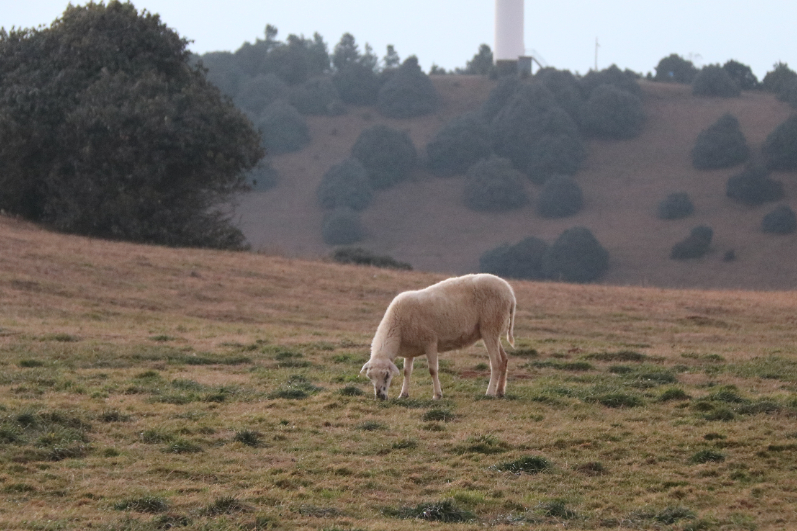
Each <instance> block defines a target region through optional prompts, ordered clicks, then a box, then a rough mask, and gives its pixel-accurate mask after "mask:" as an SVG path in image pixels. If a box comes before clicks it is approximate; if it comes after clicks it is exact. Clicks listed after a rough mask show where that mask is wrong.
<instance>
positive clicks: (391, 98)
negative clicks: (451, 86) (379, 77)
mask: <svg viewBox="0 0 797 531" xmlns="http://www.w3.org/2000/svg"><path fill="white" fill-rule="evenodd" d="M439 99H440V97H439V96H438V94H437V90H436V89H435V88H434V85H433V84H432V80H431V79H429V76H428V75H426V74H425V73H424V72H423V70H421V67H420V65H419V64H418V58H417V57H415V56H411V57H409V58H408V59H406V60H405V61H404V62H403V63H402V64H401V66H400V67H399V68H397V69H396V71H395V72H394V73H393V74H392V75H391V76H390V79H388V80H387V81H386V82H385V84H384V85H382V88H380V89H379V94H378V96H377V100H376V104H377V107H378V109H379V112H380V113H381V114H382V115H384V116H387V117H389V118H412V117H414V116H423V115H425V114H429V113H432V112H434V111H435V110H436V109H437V106H438V102H439Z"/></svg>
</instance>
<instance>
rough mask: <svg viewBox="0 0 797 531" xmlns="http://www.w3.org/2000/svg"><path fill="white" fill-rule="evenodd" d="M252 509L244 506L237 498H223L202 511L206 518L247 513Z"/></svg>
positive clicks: (214, 501) (217, 499)
mask: <svg viewBox="0 0 797 531" xmlns="http://www.w3.org/2000/svg"><path fill="white" fill-rule="evenodd" d="M250 511H252V508H251V507H249V506H248V505H246V504H244V503H243V502H242V501H240V500H239V499H238V498H237V497H235V496H221V497H219V498H216V499H215V500H213V503H211V504H210V505H208V506H207V507H205V508H204V509H203V510H202V514H204V515H206V516H220V515H222V514H235V513H246V512H250Z"/></svg>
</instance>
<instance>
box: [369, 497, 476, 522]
mask: <svg viewBox="0 0 797 531" xmlns="http://www.w3.org/2000/svg"><path fill="white" fill-rule="evenodd" d="M384 513H385V514H386V515H387V516H392V517H394V518H401V519H405V520H406V519H413V518H414V519H418V520H427V521H430V522H443V523H460V522H471V521H473V520H475V519H476V516H475V515H474V514H473V513H472V512H470V511H467V510H465V509H462V508H460V507H458V506H457V505H456V503H454V500H443V501H440V502H433V503H421V504H418V505H416V506H415V507H402V508H400V509H397V510H396V509H386V510H385V511H384Z"/></svg>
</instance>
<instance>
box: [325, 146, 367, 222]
mask: <svg viewBox="0 0 797 531" xmlns="http://www.w3.org/2000/svg"><path fill="white" fill-rule="evenodd" d="M316 195H317V196H318V202H319V204H320V205H321V207H322V208H328V209H334V208H340V207H348V208H351V209H352V210H364V209H365V208H367V207H368V205H370V204H371V199H372V198H373V192H372V190H371V185H370V184H369V182H368V173H367V172H366V171H365V168H364V167H363V165H362V164H360V161H359V160H357V159H353V158H348V159H346V160H344V161H343V162H341V163H340V164H336V165H334V166H332V167H331V168H330V169H329V170H328V171H327V172H326V173H325V174H324V177H323V178H322V179H321V184H319V185H318V190H316Z"/></svg>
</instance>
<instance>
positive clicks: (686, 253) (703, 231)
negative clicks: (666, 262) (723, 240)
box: [670, 225, 714, 260]
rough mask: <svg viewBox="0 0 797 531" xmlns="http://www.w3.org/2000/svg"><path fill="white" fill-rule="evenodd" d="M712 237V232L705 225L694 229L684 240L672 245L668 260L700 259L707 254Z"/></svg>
mask: <svg viewBox="0 0 797 531" xmlns="http://www.w3.org/2000/svg"><path fill="white" fill-rule="evenodd" d="M713 236H714V231H713V230H711V228H710V227H706V226H705V225H701V226H699V227H695V228H694V229H692V232H691V233H690V234H689V236H688V237H687V238H686V239H685V240H682V241H680V242H678V243H676V244H675V245H673V247H672V250H671V251H670V258H672V259H673V260H686V259H689V258H700V257H701V256H703V255H704V254H706V252H708V248H709V245H711V239H712V237H713Z"/></svg>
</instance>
